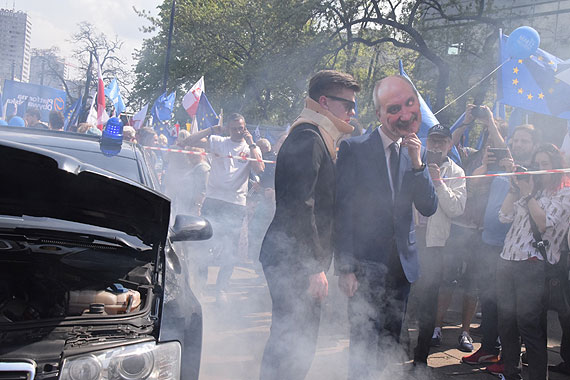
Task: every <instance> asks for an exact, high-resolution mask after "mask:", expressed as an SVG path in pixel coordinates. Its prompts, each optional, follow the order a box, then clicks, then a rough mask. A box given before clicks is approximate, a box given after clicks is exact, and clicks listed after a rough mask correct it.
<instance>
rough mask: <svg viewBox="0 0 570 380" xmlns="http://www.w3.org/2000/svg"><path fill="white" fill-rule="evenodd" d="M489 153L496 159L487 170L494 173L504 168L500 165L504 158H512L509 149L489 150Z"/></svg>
mask: <svg viewBox="0 0 570 380" xmlns="http://www.w3.org/2000/svg"><path fill="white" fill-rule="evenodd" d="M489 153H491V154H492V155H493V157H495V162H494V163H492V164H489V166H488V168H487V169H488V170H489V171H494V172H498V171H501V170H502V168H501V165H499V161H501V160H502V159H503V158H507V157H510V153H509V150H508V149H507V148H489Z"/></svg>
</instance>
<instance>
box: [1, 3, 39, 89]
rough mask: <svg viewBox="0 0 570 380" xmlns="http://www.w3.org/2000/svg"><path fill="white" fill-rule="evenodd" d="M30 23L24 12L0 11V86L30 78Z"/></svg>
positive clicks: (25, 80)
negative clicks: (10, 81) (12, 80)
mask: <svg viewBox="0 0 570 380" xmlns="http://www.w3.org/2000/svg"><path fill="white" fill-rule="evenodd" d="M31 36H32V22H31V21H30V16H28V15H27V14H26V13H25V12H21V11H15V10H10V9H0V52H1V56H0V85H1V84H3V83H4V79H14V80H17V81H21V82H27V81H28V80H29V78H30V59H31Z"/></svg>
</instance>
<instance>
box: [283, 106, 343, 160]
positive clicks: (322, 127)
mask: <svg viewBox="0 0 570 380" xmlns="http://www.w3.org/2000/svg"><path fill="white" fill-rule="evenodd" d="M303 123H308V124H312V125H314V126H316V127H317V128H319V132H320V133H321V136H323V140H325V145H326V147H327V150H328V151H329V153H330V155H331V157H332V159H333V160H336V148H337V146H338V144H339V143H340V139H341V138H342V137H343V136H344V135H347V134H350V133H352V131H353V130H354V127H353V126H351V125H350V124H348V123H347V122H345V121H343V120H341V119H339V118H338V117H336V116H334V115H333V114H332V112H330V111H328V110H326V109H324V108H323V107H321V105H320V104H319V103H317V102H315V101H314V100H313V99H311V98H307V99H305V108H304V109H303V111H302V112H301V114H300V115H299V116H298V117H297V119H296V120H295V121H294V122H293V125H292V126H291V128H290V129H289V133H291V131H292V130H293V129H294V128H295V127H296V126H298V125H300V124H303Z"/></svg>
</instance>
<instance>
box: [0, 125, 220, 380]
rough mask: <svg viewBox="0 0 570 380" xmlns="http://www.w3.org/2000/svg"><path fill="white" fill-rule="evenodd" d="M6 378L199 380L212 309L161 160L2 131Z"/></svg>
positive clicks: (83, 140) (93, 143)
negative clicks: (202, 293) (163, 187)
mask: <svg viewBox="0 0 570 380" xmlns="http://www.w3.org/2000/svg"><path fill="white" fill-rule="evenodd" d="M0 173H1V174H0V175H1V176H2V179H3V180H2V185H0V378H1V379H61V380H106V379H124V380H129V379H180V378H182V379H198V374H199V367H200V355H201V346H202V311H201V307H200V304H199V302H198V300H197V299H196V297H195V296H194V294H193V293H192V291H191V289H190V285H189V284H190V281H189V278H188V270H187V269H188V267H187V265H188V264H187V262H186V260H185V258H184V257H183V256H182V255H179V254H177V253H176V252H175V251H174V248H173V244H172V242H175V241H188V240H204V239H208V238H209V237H210V236H211V235H212V230H211V226H210V224H209V223H208V222H207V221H206V220H204V219H202V218H197V217H191V216H185V215H178V216H176V218H175V223H174V225H173V226H172V227H169V219H170V201H169V200H168V198H166V197H165V196H164V195H162V194H161V193H160V192H158V191H157V190H158V181H157V180H156V176H155V174H154V171H153V168H152V159H151V158H150V156H149V155H148V154H147V152H145V151H144V150H143V149H142V148H141V147H140V146H138V145H135V144H131V143H123V144H122V146H121V150H120V152H119V153H118V154H117V155H115V156H112V157H109V156H107V155H106V154H104V153H103V152H102V151H101V149H100V144H99V138H98V137H93V136H87V135H80V134H74V133H64V132H52V131H47V130H34V129H27V128H11V127H0Z"/></svg>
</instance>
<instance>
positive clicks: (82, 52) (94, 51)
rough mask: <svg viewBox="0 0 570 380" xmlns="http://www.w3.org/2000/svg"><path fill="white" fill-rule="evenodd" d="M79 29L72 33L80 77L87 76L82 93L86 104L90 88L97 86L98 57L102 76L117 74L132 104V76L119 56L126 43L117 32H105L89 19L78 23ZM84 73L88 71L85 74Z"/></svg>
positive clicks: (107, 76)
mask: <svg viewBox="0 0 570 380" xmlns="http://www.w3.org/2000/svg"><path fill="white" fill-rule="evenodd" d="M78 28H79V31H78V32H77V33H75V34H74V35H73V36H72V37H71V42H72V43H73V44H74V45H75V46H76V48H75V50H74V53H75V56H76V57H77V59H78V61H79V67H78V68H79V70H80V72H81V73H82V74H81V77H82V78H85V86H84V90H83V94H85V95H86V96H84V97H83V108H85V105H86V102H87V96H88V95H89V92H90V89H91V88H92V87H96V86H97V72H96V70H97V66H95V64H96V62H97V60H98V61H99V63H100V64H101V70H102V74H103V78H104V79H105V78H109V79H111V78H117V81H118V82H119V85H120V86H121V92H124V98H126V99H127V102H126V104H125V105H126V106H128V105H129V101H128V99H130V91H129V89H130V87H131V85H132V83H133V77H132V75H131V74H130V71H129V70H127V68H126V63H125V61H124V60H123V59H122V58H121V57H120V56H119V53H120V50H121V48H122V46H123V41H121V40H120V39H119V38H118V37H117V36H115V37H114V38H110V37H108V36H107V35H105V34H104V33H100V32H99V31H98V30H97V29H96V28H95V26H93V25H92V24H90V23H88V22H81V23H79V24H78ZM83 73H85V75H83Z"/></svg>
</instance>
